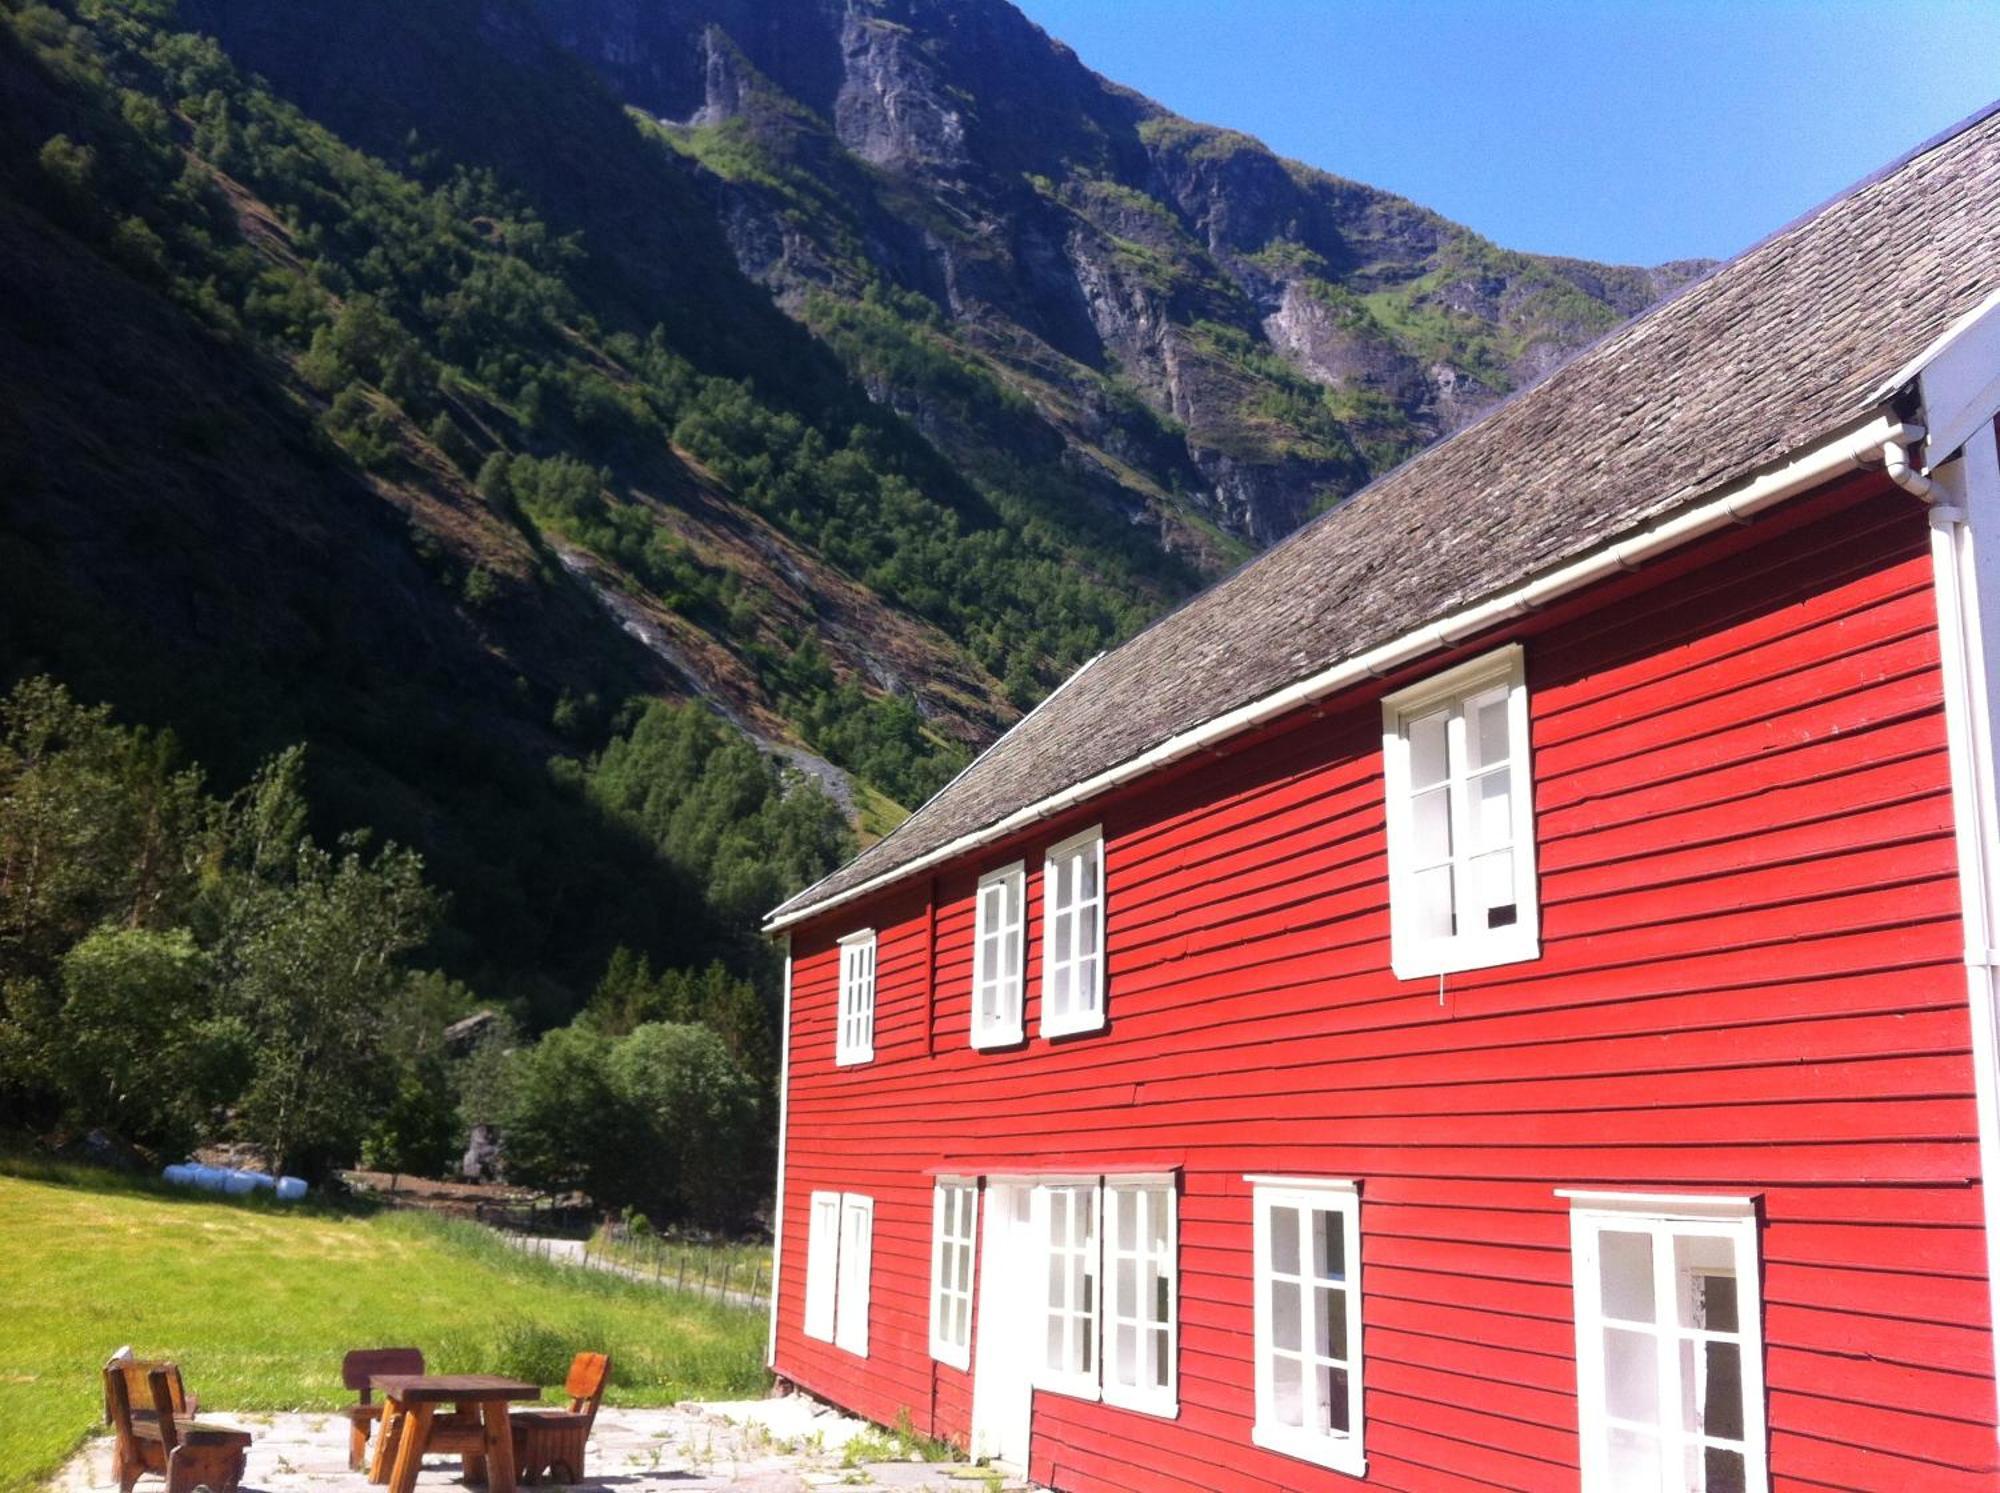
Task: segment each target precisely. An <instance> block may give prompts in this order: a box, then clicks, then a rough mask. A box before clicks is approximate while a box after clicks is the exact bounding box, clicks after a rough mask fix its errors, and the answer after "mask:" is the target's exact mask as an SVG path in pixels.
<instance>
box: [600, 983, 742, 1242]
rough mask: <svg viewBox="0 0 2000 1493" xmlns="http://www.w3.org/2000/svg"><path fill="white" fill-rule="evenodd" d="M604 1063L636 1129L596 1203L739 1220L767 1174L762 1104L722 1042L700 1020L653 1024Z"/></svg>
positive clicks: (657, 1214)
mask: <svg viewBox="0 0 2000 1493" xmlns="http://www.w3.org/2000/svg"><path fill="white" fill-rule="evenodd" d="M610 1060H611V1066H610V1081H611V1088H612V1092H613V1093H614V1094H616V1095H617V1097H618V1100H619V1102H620V1105H621V1106H622V1108H623V1110H624V1112H625V1114H626V1115H628V1116H629V1117H630V1120H631V1123H632V1124H633V1125H634V1126H635V1127H636V1133H635V1134H634V1135H632V1136H631V1138H630V1143H629V1144H627V1145H626V1146H624V1147H622V1148H621V1149H620V1152H619V1156H620V1157H621V1158H624V1159H626V1160H627V1161H629V1162H630V1163H632V1164H630V1165H627V1166H625V1167H624V1168H622V1169H619V1170H616V1171H615V1172H614V1173H613V1187H614V1193H613V1195H612V1196H610V1197H608V1198H597V1201H598V1202H599V1203H600V1204H601V1205H603V1206H608V1207H623V1206H625V1205H628V1204H629V1205H632V1206H635V1207H637V1208H639V1209H640V1210H641V1211H643V1212H644V1213H645V1214H646V1216H647V1217H649V1218H652V1219H656V1220H657V1219H662V1218H690V1219H693V1220H695V1221H697V1222H700V1223H705V1224H712V1225H718V1226H727V1225H731V1224H736V1223H740V1222H741V1220H742V1217H743V1215H745V1214H746V1213H747V1212H748V1211H749V1207H750V1205H751V1203H752V1202H753V1200H754V1195H755V1193H756V1192H757V1191H758V1190H759V1185H760V1184H761V1182H762V1180H763V1168H762V1160H763V1155H764V1148H763V1146H762V1144H761V1139H762V1137H761V1133H760V1127H759V1116H760V1105H759V1100H758V1093H757V1086H756V1084H755V1083H754V1082H753V1081H752V1080H751V1079H750V1077H749V1076H748V1075H747V1074H745V1073H744V1072H743V1070H742V1069H740V1068H738V1067H737V1066H736V1064H735V1063H734V1062H733V1061H731V1059H730V1056H729V1049H728V1047H727V1046H726V1045H724V1043H723V1041H722V1039H721V1038H720V1037H719V1036H717V1035H716V1034H715V1033H714V1032H712V1031H710V1030H709V1029H708V1028H707V1027H705V1026H684V1025H676V1024H674V1023H670V1022H652V1023H648V1024H647V1025H645V1026H642V1027H639V1028H638V1029H636V1030H635V1031H634V1032H633V1033H632V1034H631V1035H630V1036H629V1037H626V1038H625V1039H624V1040H623V1041H621V1042H619V1043H617V1044H616V1045H615V1046H614V1047H613V1048H612V1049H611V1055H610ZM607 1170H611V1169H609V1168H607ZM593 1196H595V1195H594V1194H593Z"/></svg>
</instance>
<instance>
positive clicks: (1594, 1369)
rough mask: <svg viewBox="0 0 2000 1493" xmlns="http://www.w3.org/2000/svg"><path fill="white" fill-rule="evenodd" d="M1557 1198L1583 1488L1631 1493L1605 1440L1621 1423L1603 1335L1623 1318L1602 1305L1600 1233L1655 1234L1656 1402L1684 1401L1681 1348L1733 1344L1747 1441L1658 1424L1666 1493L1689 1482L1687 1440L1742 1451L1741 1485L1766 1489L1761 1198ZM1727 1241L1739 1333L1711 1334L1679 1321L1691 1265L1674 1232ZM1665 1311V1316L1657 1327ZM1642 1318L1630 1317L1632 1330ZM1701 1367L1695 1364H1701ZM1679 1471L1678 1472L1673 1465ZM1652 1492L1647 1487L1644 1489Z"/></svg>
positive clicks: (1577, 1194)
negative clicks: (1570, 1284)
mask: <svg viewBox="0 0 2000 1493" xmlns="http://www.w3.org/2000/svg"><path fill="white" fill-rule="evenodd" d="M1556 1195H1557V1196H1558V1197H1561V1198H1566V1199H1568V1200H1569V1204H1570V1257H1571V1261H1572V1264H1573V1268H1574V1270H1575V1287H1576V1379H1577V1397H1576V1399H1577V1429H1578V1434H1579V1437H1580V1438H1581V1465H1582V1487H1583V1493H1633V1490H1630V1489H1626V1488H1616V1489H1614V1488H1613V1485H1612V1481H1611V1471H1610V1467H1609V1459H1608V1454H1607V1450H1606V1443H1607V1441H1608V1439H1609V1436H1610V1433H1611V1431H1612V1430H1613V1428H1614V1427H1616V1426H1619V1425H1621V1424H1625V1423H1624V1422H1620V1421H1618V1420H1616V1419H1614V1418H1613V1417H1612V1415H1611V1414H1610V1411H1609V1408H1608V1407H1607V1404H1606V1379H1605V1362H1604V1333H1605V1329H1606V1328H1607V1327H1612V1328H1617V1327H1618V1326H1619V1325H1620V1324H1621V1322H1626V1321H1627V1319H1621V1318H1615V1317H1607V1316H1606V1315H1605V1312H1604V1297H1603V1284H1604V1282H1603V1274H1602V1270H1601V1252H1600V1245H1601V1242H1602V1237H1603V1235H1604V1234H1606V1233H1629V1234H1646V1235H1649V1236H1650V1237H1651V1238H1652V1241H1653V1242H1652V1256H1653V1317H1654V1320H1653V1322H1652V1323H1651V1324H1650V1327H1649V1331H1650V1335H1651V1336H1653V1337H1654V1338H1656V1339H1657V1346H1658V1366H1657V1370H1656V1372H1657V1375H1658V1379H1657V1382H1658V1385H1659V1400H1660V1403H1661V1404H1662V1405H1669V1404H1672V1403H1674V1402H1675V1401H1680V1400H1684V1399H1685V1396H1686V1392H1687V1390H1688V1388H1689V1386H1687V1385H1686V1384H1684V1383H1683V1375H1682V1368H1683V1365H1682V1363H1681V1345H1682V1344H1683V1343H1690V1344H1692V1343H1699V1342H1703V1341H1709V1340H1716V1339H1719V1340H1722V1341H1733V1342H1735V1343H1736V1344H1737V1346H1738V1358H1739V1372H1740V1374H1741V1377H1742V1386H1743V1440H1742V1442H1741V1443H1737V1442H1735V1441H1734V1440H1731V1439H1730V1438H1726V1437H1707V1436H1704V1435H1703V1433H1701V1432H1699V1431H1690V1430H1688V1429H1687V1428H1686V1426H1685V1424H1684V1423H1682V1424H1675V1425H1661V1426H1659V1427H1657V1428H1647V1427H1638V1426H1636V1423H1634V1424H1635V1429H1640V1430H1642V1431H1643V1430H1652V1429H1656V1430H1657V1432H1658V1434H1659V1439H1660V1443H1661V1456H1660V1464H1661V1482H1660V1489H1661V1490H1662V1493H1680V1490H1683V1489H1687V1488H1689V1486H1690V1484H1689V1483H1688V1481H1687V1478H1686V1473H1685V1467H1686V1462H1685V1454H1686V1451H1687V1450H1688V1449H1689V1448H1691V1447H1700V1446H1703V1445H1705V1444H1706V1443H1707V1442H1708V1441H1711V1440H1712V1441H1716V1442H1718V1443H1720V1444H1721V1445H1722V1446H1723V1447H1726V1448H1727V1449H1729V1450H1733V1451H1739V1452H1741V1453H1742V1455H1743V1473H1744V1487H1745V1488H1746V1489H1749V1490H1750V1493H1767V1490H1768V1489H1769V1488H1770V1486H1771V1474H1770V1467H1769V1463H1768V1453H1767V1449H1766V1444H1765V1443H1766V1434H1767V1433H1766V1427H1765V1407H1764V1321H1763V1318H1764V1293H1763V1283H1762V1277H1761V1273H1760V1265H1759V1261H1758V1251H1757V1204H1756V1199H1755V1198H1754V1197H1736V1196H1726V1197H1715V1196H1681V1195H1675V1194H1660V1193H1613V1192H1591V1191H1583V1190H1576V1189H1569V1188H1560V1189H1558V1190H1557V1193H1556ZM1682 1238H1705V1239H1717V1240H1723V1241H1726V1242H1727V1243H1728V1244H1729V1246H1730V1249H1731V1258H1732V1260H1733V1262H1734V1263H1733V1271H1734V1275H1735V1279H1736V1331H1734V1332H1711V1331H1708V1330H1707V1329H1706V1328H1696V1327H1687V1326H1684V1325H1683V1324H1682V1321H1681V1317H1680V1307H1681V1305H1682V1304H1683V1303H1682V1300H1681V1295H1682V1289H1683V1287H1684V1286H1685V1285H1686V1283H1687V1279H1688V1278H1689V1277H1690V1276H1691V1275H1692V1274H1695V1273H1699V1272H1695V1271H1684V1270H1682V1269H1681V1268H1680V1267H1679V1266H1678V1264H1677V1262H1676V1255H1675V1249H1674V1243H1675V1240H1676V1239H1682ZM1664 1312H1671V1313H1672V1314H1673V1315H1672V1318H1671V1322H1670V1323H1668V1324H1662V1323H1661V1321H1660V1318H1661V1316H1662V1314H1663V1313H1664ZM1644 1325H1645V1324H1639V1323H1637V1322H1636V1321H1633V1322H1630V1323H1629V1326H1628V1330H1637V1329H1639V1328H1641V1327H1642V1326H1644ZM1697 1372H1698V1371H1697ZM1677 1471H1678V1472H1679V1474H1680V1475H1679V1476H1676V1475H1675V1474H1676V1472H1677ZM1647 1493H1650V1490H1647Z"/></svg>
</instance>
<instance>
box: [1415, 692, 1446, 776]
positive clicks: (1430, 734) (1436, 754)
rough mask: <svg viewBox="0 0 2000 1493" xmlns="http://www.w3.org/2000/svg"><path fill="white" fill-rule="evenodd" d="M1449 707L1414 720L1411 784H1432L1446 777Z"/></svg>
mask: <svg viewBox="0 0 2000 1493" xmlns="http://www.w3.org/2000/svg"><path fill="white" fill-rule="evenodd" d="M1450 720H1451V712H1450V711H1449V710H1438V711H1433V712H1432V713H1431V714H1429V715H1425V716H1419V717H1418V718H1417V719H1415V720H1413V721H1411V722H1410V727H1409V731H1410V786H1411V787H1412V788H1428V787H1429V786H1430V785H1431V784H1433V783H1442V782H1443V781H1444V779H1445V769H1446V762H1447V760H1448V759H1447V758H1446V756H1445V728H1446V726H1447V724H1448V723H1449V722H1450Z"/></svg>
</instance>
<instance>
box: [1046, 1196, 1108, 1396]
mask: <svg viewBox="0 0 2000 1493" xmlns="http://www.w3.org/2000/svg"><path fill="white" fill-rule="evenodd" d="M1057 1193H1062V1194H1064V1196H1065V1212H1064V1218H1065V1225H1066V1229H1067V1230H1073V1227H1074V1224H1073V1220H1074V1219H1076V1218H1077V1217H1079V1216H1081V1217H1083V1218H1087V1219H1088V1220H1089V1221H1090V1228H1089V1231H1088V1237H1087V1238H1086V1239H1085V1240H1084V1242H1083V1243H1082V1244H1080V1245H1077V1244H1073V1243H1071V1242H1070V1239H1069V1238H1068V1237H1066V1238H1065V1240H1064V1242H1063V1243H1061V1244H1060V1245H1059V1244H1058V1243H1057V1242H1056V1241H1055V1240H1054V1239H1052V1238H1051V1237H1050V1232H1049V1231H1050V1229H1051V1227H1052V1226H1053V1223H1054V1219H1055V1213H1056V1209H1055V1195H1056V1194H1057ZM1103 1202H1104V1191H1103V1188H1101V1187H1100V1186H1099V1185H1098V1179H1097V1178H1096V1177H1086V1178H1063V1179H1054V1178H1050V1179H1045V1180H1044V1181H1042V1182H1041V1184H1040V1185H1038V1186H1037V1187H1036V1188H1035V1195H1034V1204H1033V1217H1034V1229H1035V1239H1036V1243H1037V1249H1036V1254H1037V1256H1038V1258H1039V1259H1040V1261H1041V1266H1042V1268H1041V1270H1040V1271H1039V1273H1038V1274H1037V1276H1036V1289H1037V1290H1039V1291H1040V1292H1041V1308H1040V1310H1039V1311H1038V1312H1037V1313H1036V1316H1037V1319H1038V1321H1039V1323H1040V1327H1039V1330H1038V1331H1036V1332H1034V1333H1032V1334H1031V1335H1030V1339H1029V1340H1030V1341H1031V1342H1032V1343H1033V1344H1034V1363H1035V1372H1034V1374H1033V1376H1032V1378H1033V1381H1034V1384H1035V1387H1036V1388H1037V1389H1046V1390H1053V1391H1055V1392H1056V1393H1058V1394H1066V1395H1072V1396H1074V1397H1075V1398H1077V1399H1080V1400H1094V1399H1097V1398H1098V1385H1097V1380H1098V1371H1099V1368H1100V1365H1101V1364H1102V1361H1103V1360H1102V1359H1101V1357H1100V1356H1099V1346H1100V1344H1099V1336H1100V1326H1101V1323H1102V1321H1103V1317H1104V1310H1103V1303H1104V1291H1103V1274H1104V1272H1103V1268H1102V1255H1101V1249H1102V1241H1103V1238H1104V1228H1103V1222H1104V1220H1103ZM1078 1210H1080V1212H1079V1211H1078ZM1058 1252H1060V1253H1063V1254H1066V1255H1080V1256H1081V1257H1082V1262H1083V1270H1084V1273H1083V1283H1084V1292H1083V1294H1084V1295H1086V1296H1087V1297H1088V1298H1089V1301H1088V1304H1087V1305H1086V1306H1083V1307H1079V1306H1078V1304H1077V1298H1076V1294H1075V1293H1074V1292H1072V1291H1071V1290H1070V1286H1071V1285H1072V1284H1073V1277H1072V1276H1071V1275H1070V1273H1069V1272H1068V1271H1067V1270H1065V1271H1064V1272H1063V1274H1062V1276H1061V1279H1062V1281H1063V1282H1064V1289H1063V1299H1062V1302H1061V1303H1060V1304H1058V1303H1056V1302H1055V1301H1052V1300H1051V1299H1050V1296H1049V1288H1050V1284H1051V1276H1052V1275H1053V1274H1054V1271H1053V1269H1052V1265H1051V1257H1052V1256H1053V1255H1055V1254H1056V1253H1058ZM1058 1314H1060V1315H1061V1316H1063V1318H1064V1319H1065V1326H1064V1328H1063V1332H1064V1342H1065V1347H1066V1348H1072V1349H1073V1348H1074V1346H1075V1345H1077V1344H1079V1343H1080V1344H1082V1345H1084V1346H1085V1347H1086V1348H1087V1349H1088V1353H1089V1359H1090V1362H1089V1365H1088V1366H1087V1367H1085V1368H1075V1367H1073V1366H1072V1365H1069V1364H1065V1365H1064V1366H1062V1367H1055V1366H1052V1365H1051V1364H1050V1363H1049V1355H1048V1327H1049V1319H1050V1318H1051V1317H1054V1316H1056V1315H1058ZM1067 1356H1068V1357H1070V1358H1072V1359H1073V1358H1074V1357H1075V1354H1074V1352H1070V1353H1069V1354H1068V1355H1067Z"/></svg>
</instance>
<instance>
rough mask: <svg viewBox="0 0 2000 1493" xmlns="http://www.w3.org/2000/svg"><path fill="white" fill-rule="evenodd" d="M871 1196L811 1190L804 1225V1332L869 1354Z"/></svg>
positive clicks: (871, 1251) (872, 1207) (848, 1348)
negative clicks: (810, 1202)
mask: <svg viewBox="0 0 2000 1493" xmlns="http://www.w3.org/2000/svg"><path fill="white" fill-rule="evenodd" d="M874 1246H875V1200H874V1199H873V1198H871V1197H866V1196H864V1195H862V1194H861V1193H858V1192H815V1193H814V1194H813V1195H812V1205H811V1209H810V1211H809V1212H808V1214H807V1225H806V1317H805V1332H806V1336H807V1337H815V1338H818V1339H820V1340H821V1341H822V1342H829V1343H833V1344H835V1345H837V1346H838V1347H842V1348H845V1349H846V1350H847V1351H848V1352H850V1353H857V1354H860V1355H861V1356H862V1357H864V1358H865V1357H867V1356H868V1290H869V1275H870V1273H871V1264H872V1256H873V1254H874Z"/></svg>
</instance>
